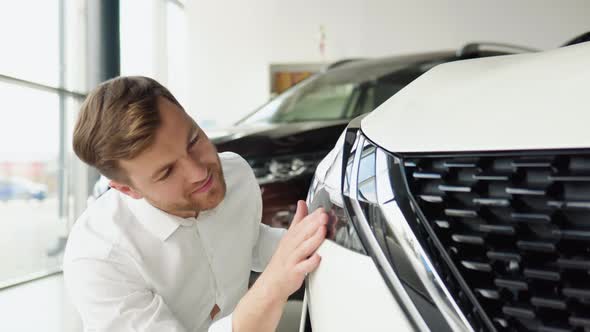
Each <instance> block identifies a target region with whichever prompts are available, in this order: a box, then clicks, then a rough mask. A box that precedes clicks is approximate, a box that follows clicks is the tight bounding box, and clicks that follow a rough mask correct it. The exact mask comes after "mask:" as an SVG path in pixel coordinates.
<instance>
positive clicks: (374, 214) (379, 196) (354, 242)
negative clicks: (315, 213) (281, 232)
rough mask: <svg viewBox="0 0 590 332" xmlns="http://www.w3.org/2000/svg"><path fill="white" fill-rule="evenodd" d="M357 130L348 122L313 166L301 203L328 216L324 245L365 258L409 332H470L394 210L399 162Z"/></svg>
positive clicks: (400, 182) (399, 184) (399, 183)
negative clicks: (331, 243)
mask: <svg viewBox="0 0 590 332" xmlns="http://www.w3.org/2000/svg"><path fill="white" fill-rule="evenodd" d="M359 126H360V119H358V120H354V121H353V122H351V124H350V125H349V127H348V128H347V130H346V131H345V133H344V134H343V135H342V136H341V138H340V139H339V141H338V143H337V145H336V148H335V149H334V150H333V151H332V152H330V153H329V154H328V156H327V157H326V158H325V159H324V160H323V161H322V162H321V163H320V164H319V165H318V167H317V171H316V174H315V177H314V179H313V181H312V185H311V187H310V190H309V193H308V197H307V202H308V206H309V208H310V211H312V210H314V209H316V208H317V207H320V206H321V207H324V208H325V209H326V210H327V211H328V212H329V215H330V223H329V227H328V234H327V238H328V239H329V240H331V241H334V242H336V243H337V244H339V245H341V246H343V247H345V248H348V249H350V250H353V251H355V252H358V253H361V254H365V255H368V256H371V258H372V259H373V261H374V262H375V264H376V266H377V267H378V269H379V271H380V272H381V275H382V276H383V279H384V281H385V283H386V284H387V285H388V287H389V288H390V290H391V291H392V294H393V296H394V297H395V298H396V299H397V301H398V302H399V303H400V304H401V307H402V308H403V310H404V311H405V312H406V314H407V317H409V318H410V320H411V321H412V324H413V326H414V328H415V330H417V331H426V330H429V329H432V328H433V327H435V326H437V327H438V328H437V329H438V330H440V331H449V330H467V331H469V330H471V329H470V328H468V327H467V326H468V324H465V322H466V320H465V317H463V316H462V315H460V314H457V311H458V310H457V306H456V304H455V303H454V302H453V300H452V297H451V296H450V295H449V294H448V291H446V288H445V287H444V285H443V283H442V280H441V279H440V277H439V275H438V274H437V273H436V271H435V270H434V268H433V266H432V264H431V262H430V260H429V258H428V256H427V255H426V254H425V252H424V250H423V246H422V244H421V243H420V241H419V240H418V239H417V238H416V236H415V234H414V232H415V230H414V229H413V227H414V226H412V225H410V224H409V223H408V222H407V221H406V219H405V218H404V214H403V213H402V211H401V208H400V206H399V205H398V202H397V200H399V198H398V199H396V196H400V195H403V192H404V190H403V189H402V188H404V186H405V182H403V178H402V176H401V173H400V170H401V167H400V162H401V161H400V159H399V158H397V157H395V156H394V155H391V154H389V153H388V152H386V151H384V150H382V149H381V148H379V147H378V146H376V145H374V144H373V143H372V142H371V141H370V140H369V139H367V138H366V137H365V136H364V135H363V134H362V132H361V130H360V129H359ZM402 197H403V196H400V198H402ZM404 209H405V207H404ZM440 308H442V309H440ZM424 318H427V321H428V322H426V321H425V320H424ZM447 324H448V325H447ZM443 327H444V328H443ZM451 327H452V328H451ZM455 327H459V328H458V329H455Z"/></svg>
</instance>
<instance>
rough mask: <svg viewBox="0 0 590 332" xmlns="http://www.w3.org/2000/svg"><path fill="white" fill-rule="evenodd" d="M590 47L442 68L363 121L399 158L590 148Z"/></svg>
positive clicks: (371, 135) (369, 133) (363, 126)
mask: <svg viewBox="0 0 590 332" xmlns="http://www.w3.org/2000/svg"><path fill="white" fill-rule="evenodd" d="M589 86H590V43H584V44H579V45H575V46H570V47H566V48H561V49H556V50H552V51H547V52H540V53H530V54H521V55H509V56H499V57H492V58H483V59H475V60H466V61H460V62H452V63H447V64H442V65H439V66H437V67H435V68H433V69H432V70H430V71H428V72H427V73H426V74H424V75H422V76H421V77H420V78H418V79H417V80H415V81H414V82H412V83H411V84H410V85H408V86H407V87H406V88H404V89H403V90H401V91H400V92H398V93H397V94H395V95H394V96H393V97H391V98H390V99H389V100H388V101H386V102H385V103H383V104H382V105H381V106H380V107H378V108H377V109H376V110H375V111H373V112H372V113H371V114H369V115H368V116H367V117H366V118H364V119H363V121H362V124H361V129H362V130H363V132H364V133H365V135H367V136H368V137H369V139H371V140H372V141H373V142H375V143H376V144H378V145H380V146H382V147H383V148H385V149H386V150H389V151H391V152H400V153H403V152H407V153H416V152H452V151H503V150H538V149H567V148H588V147H590V135H588V123H590V108H589V106H588V87H589Z"/></svg>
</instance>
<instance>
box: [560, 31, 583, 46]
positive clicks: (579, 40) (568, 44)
mask: <svg viewBox="0 0 590 332" xmlns="http://www.w3.org/2000/svg"><path fill="white" fill-rule="evenodd" d="M587 41H590V31H588V32H584V33H583V34H581V35H579V36H577V37H576V38H574V39H572V40H570V41H568V42H567V43H565V44H563V45H561V47H565V46H570V45H574V44H579V43H584V42H587Z"/></svg>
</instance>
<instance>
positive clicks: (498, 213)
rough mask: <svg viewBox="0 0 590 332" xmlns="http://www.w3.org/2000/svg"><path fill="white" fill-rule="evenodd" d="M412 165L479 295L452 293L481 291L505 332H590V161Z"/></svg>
mask: <svg viewBox="0 0 590 332" xmlns="http://www.w3.org/2000/svg"><path fill="white" fill-rule="evenodd" d="M403 164H404V169H405V174H406V178H407V181H408V187H409V188H410V193H411V196H412V197H413V198H414V200H415V202H416V203H417V204H418V206H419V208H420V211H421V212H422V214H423V215H424V216H425V218H426V222H428V224H429V225H430V227H429V228H431V229H432V230H433V232H434V234H433V235H434V236H436V238H437V239H438V241H440V243H441V244H442V245H443V247H444V248H445V250H446V252H447V254H448V255H449V257H450V258H451V260H452V263H453V264H454V266H453V268H454V269H456V270H458V271H459V274H460V277H461V278H462V279H463V280H464V281H465V283H466V284H467V285H468V287H469V289H468V290H466V289H458V288H457V285H456V283H453V285H449V286H452V287H449V289H450V290H451V292H453V293H454V294H453V295H454V296H455V298H456V299H458V302H462V303H463V304H464V303H465V301H467V300H466V299H465V295H464V293H463V292H471V293H472V294H473V295H474V296H475V298H476V301H477V302H478V303H479V305H480V306H481V307H482V308H483V311H484V312H485V313H484V315H485V316H487V319H489V320H490V321H492V322H493V324H494V326H495V328H496V329H497V330H499V331H539V332H543V331H547V332H550V331H555V332H558V331H579V332H588V331H590V153H587V152H585V153H571V154H561V153H560V154H539V155H526V156H524V155H517V154H513V155H480V156H451V157H431V156H428V157H407V158H404V162H403ZM422 236H427V235H426V234H422ZM425 242H427V243H428V242H431V239H425ZM432 260H433V263H434V264H435V266H438V267H437V269H439V270H443V269H445V270H448V266H446V267H445V265H447V264H446V263H445V262H444V260H443V259H442V258H441V257H440V256H439V257H436V255H434V257H432ZM440 272H441V275H448V274H449V272H448V271H440ZM459 298H462V299H459ZM462 307H464V306H462ZM466 314H468V316H469V317H468V318H469V319H470V320H471V321H472V322H473V323H474V324H473V325H474V327H481V326H483V325H482V324H481V317H476V316H475V315H474V314H473V313H472V312H470V313H466Z"/></svg>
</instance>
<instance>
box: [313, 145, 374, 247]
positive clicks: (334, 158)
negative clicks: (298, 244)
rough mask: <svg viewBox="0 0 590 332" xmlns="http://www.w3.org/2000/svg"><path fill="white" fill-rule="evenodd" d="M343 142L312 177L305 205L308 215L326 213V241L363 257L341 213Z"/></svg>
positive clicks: (357, 238)
mask: <svg viewBox="0 0 590 332" xmlns="http://www.w3.org/2000/svg"><path fill="white" fill-rule="evenodd" d="M343 141H344V136H341V137H340V139H339V140H338V142H337V143H336V147H335V148H334V149H333V150H332V151H330V153H328V155H327V156H326V157H325V158H324V160H322V162H321V163H319V165H318V166H317V170H316V173H315V177H314V178H313V180H312V183H311V186H310V188H309V193H308V196H307V205H308V207H309V211H313V210H315V209H317V208H319V207H323V208H324V209H325V210H326V212H327V213H328V215H329V217H330V220H329V222H328V227H327V234H326V238H328V239H331V240H333V241H334V242H336V243H338V244H339V245H341V246H343V247H345V248H348V249H350V250H353V251H356V252H358V253H361V254H365V255H366V254H367V253H366V251H365V249H364V247H363V245H362V243H361V242H360V239H359V237H358V234H357V232H356V230H355V228H354V226H353V224H352V223H351V222H350V221H349V219H348V217H347V216H346V212H345V211H344V203H343V201H342V191H341V189H340V186H341V172H342V148H343Z"/></svg>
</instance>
